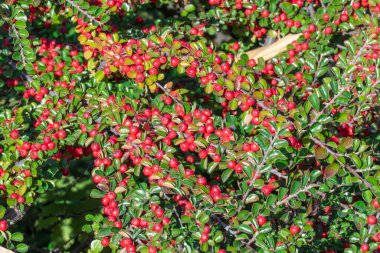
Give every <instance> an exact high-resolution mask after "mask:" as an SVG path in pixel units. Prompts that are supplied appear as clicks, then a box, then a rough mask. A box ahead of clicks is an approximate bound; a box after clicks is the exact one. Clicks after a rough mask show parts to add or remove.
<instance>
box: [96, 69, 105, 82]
mask: <svg viewBox="0 0 380 253" xmlns="http://www.w3.org/2000/svg"><path fill="white" fill-rule="evenodd" d="M103 78H104V71H102V70H99V71H98V72H96V74H95V81H96V82H97V83H100V82H101V81H102V80H103Z"/></svg>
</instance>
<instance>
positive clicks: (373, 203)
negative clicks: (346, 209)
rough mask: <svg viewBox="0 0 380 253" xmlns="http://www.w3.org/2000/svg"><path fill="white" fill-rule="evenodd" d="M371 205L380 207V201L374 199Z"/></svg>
mask: <svg viewBox="0 0 380 253" xmlns="http://www.w3.org/2000/svg"><path fill="white" fill-rule="evenodd" d="M371 205H372V206H373V207H374V208H376V209H377V208H379V207H380V204H379V201H378V200H377V199H373V200H372V201H371Z"/></svg>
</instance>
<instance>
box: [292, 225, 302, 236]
mask: <svg viewBox="0 0 380 253" xmlns="http://www.w3.org/2000/svg"><path fill="white" fill-rule="evenodd" d="M299 232H300V228H299V227H298V226H296V225H292V226H290V233H291V234H292V235H295V234H298V233H299Z"/></svg>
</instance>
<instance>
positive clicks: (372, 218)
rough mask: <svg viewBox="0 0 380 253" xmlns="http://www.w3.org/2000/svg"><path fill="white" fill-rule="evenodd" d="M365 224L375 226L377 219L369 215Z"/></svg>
mask: <svg viewBox="0 0 380 253" xmlns="http://www.w3.org/2000/svg"><path fill="white" fill-rule="evenodd" d="M367 223H368V224H369V225H375V224H376V223H377V219H376V216H375V215H370V216H368V217H367Z"/></svg>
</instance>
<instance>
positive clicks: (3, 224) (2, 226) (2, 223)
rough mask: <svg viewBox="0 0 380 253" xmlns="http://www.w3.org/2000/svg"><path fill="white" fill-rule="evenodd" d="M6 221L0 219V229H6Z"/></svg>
mask: <svg viewBox="0 0 380 253" xmlns="http://www.w3.org/2000/svg"><path fill="white" fill-rule="evenodd" d="M7 229H8V223H7V221H6V220H0V231H7Z"/></svg>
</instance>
